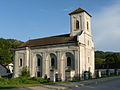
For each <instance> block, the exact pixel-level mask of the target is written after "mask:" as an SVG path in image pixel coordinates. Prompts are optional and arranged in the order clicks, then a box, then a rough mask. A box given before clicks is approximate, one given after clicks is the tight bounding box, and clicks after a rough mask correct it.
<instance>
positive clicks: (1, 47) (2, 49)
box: [0, 38, 23, 64]
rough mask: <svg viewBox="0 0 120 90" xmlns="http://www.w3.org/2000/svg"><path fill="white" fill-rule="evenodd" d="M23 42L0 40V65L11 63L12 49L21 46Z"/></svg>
mask: <svg viewBox="0 0 120 90" xmlns="http://www.w3.org/2000/svg"><path fill="white" fill-rule="evenodd" d="M22 43H23V42H21V41H18V40H15V39H3V38H0V64H3V63H6V62H12V61H13V50H12V49H13V48H16V47H17V46H19V45H21V44H22Z"/></svg>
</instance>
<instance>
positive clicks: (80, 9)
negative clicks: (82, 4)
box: [69, 8, 91, 17]
mask: <svg viewBox="0 0 120 90" xmlns="http://www.w3.org/2000/svg"><path fill="white" fill-rule="evenodd" d="M81 12H86V11H85V10H84V9H82V8H78V9H75V10H74V11H72V12H70V13H69V15H72V14H77V13H81ZM86 13H87V14H88V15H89V16H90V17H91V15H90V14H89V13H88V12H86Z"/></svg>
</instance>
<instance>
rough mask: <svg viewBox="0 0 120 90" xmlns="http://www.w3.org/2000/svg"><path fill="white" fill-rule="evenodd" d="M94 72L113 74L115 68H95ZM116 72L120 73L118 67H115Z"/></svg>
mask: <svg viewBox="0 0 120 90" xmlns="http://www.w3.org/2000/svg"><path fill="white" fill-rule="evenodd" d="M95 72H100V73H101V75H107V74H108V73H109V74H114V73H115V69H96V70H95ZM117 74H120V69H117Z"/></svg>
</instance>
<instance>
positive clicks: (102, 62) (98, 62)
mask: <svg viewBox="0 0 120 90" xmlns="http://www.w3.org/2000/svg"><path fill="white" fill-rule="evenodd" d="M95 64H104V59H101V58H95Z"/></svg>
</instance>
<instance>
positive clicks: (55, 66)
mask: <svg viewBox="0 0 120 90" xmlns="http://www.w3.org/2000/svg"><path fill="white" fill-rule="evenodd" d="M50 57H51V67H53V68H56V69H57V56H56V55H55V54H53V53H51V54H50Z"/></svg>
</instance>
